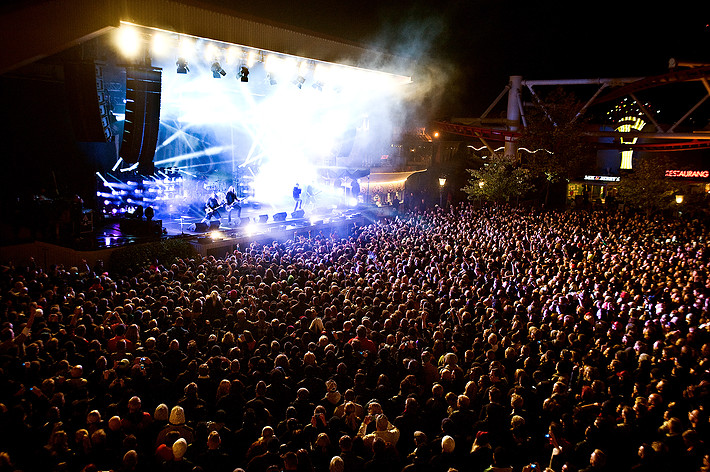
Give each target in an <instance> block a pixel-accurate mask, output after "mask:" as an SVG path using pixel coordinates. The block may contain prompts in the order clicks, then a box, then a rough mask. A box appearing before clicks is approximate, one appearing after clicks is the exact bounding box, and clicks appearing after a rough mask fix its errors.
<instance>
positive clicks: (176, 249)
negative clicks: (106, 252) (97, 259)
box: [108, 239, 197, 274]
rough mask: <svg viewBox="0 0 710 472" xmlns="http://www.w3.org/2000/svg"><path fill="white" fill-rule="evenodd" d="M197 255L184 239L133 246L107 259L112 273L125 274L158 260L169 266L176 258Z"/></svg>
mask: <svg viewBox="0 0 710 472" xmlns="http://www.w3.org/2000/svg"><path fill="white" fill-rule="evenodd" d="M196 255H197V251H196V250H195V248H194V247H193V246H192V245H191V244H190V243H189V242H188V241H186V240H184V239H167V240H165V241H157V242H152V243H145V244H134V245H130V246H124V247H121V248H118V249H116V250H115V251H113V252H112V253H111V257H110V259H109V263H108V264H109V270H110V271H111V272H112V273H117V274H125V273H126V271H127V270H128V269H139V268H142V267H146V266H147V265H148V264H150V263H151V262H153V261H155V260H158V261H160V263H161V264H171V263H172V262H173V261H174V260H175V259H176V258H191V257H195V256H196Z"/></svg>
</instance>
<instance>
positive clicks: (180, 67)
mask: <svg viewBox="0 0 710 472" xmlns="http://www.w3.org/2000/svg"><path fill="white" fill-rule="evenodd" d="M175 65H176V66H177V73H178V74H187V73H188V72H190V68H189V67H187V60H186V59H185V58H184V57H179V58H178V60H177V62H176V63H175Z"/></svg>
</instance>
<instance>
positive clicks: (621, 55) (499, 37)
mask: <svg viewBox="0 0 710 472" xmlns="http://www.w3.org/2000/svg"><path fill="white" fill-rule="evenodd" d="M203 1H207V2H210V3H215V4H219V5H221V6H224V7H229V8H230V9H234V10H237V11H241V12H244V13H248V14H251V15H255V16H259V17H262V18H267V19H270V20H273V21H277V22H279V23H285V24H291V25H295V26H298V27H301V28H305V29H309V30H312V31H316V32H320V33H323V34H327V35H332V36H336V37H340V38H344V39H348V40H352V41H357V42H360V43H364V44H367V45H372V44H374V45H378V46H383V45H384V47H387V48H389V49H391V50H393V52H398V53H400V54H409V55H413V56H415V57H422V56H423V57H430V58H433V59H435V61H434V62H433V63H436V61H442V62H443V63H444V64H448V65H451V66H453V70H455V71H457V72H458V74H457V75H456V76H452V79H453V80H451V81H450V82H449V83H444V84H442V85H443V86H444V87H446V88H447V90H450V92H451V93H448V94H445V96H444V97H445V99H444V102H443V103H442V105H441V113H443V114H447V113H450V114H454V115H469V116H470V115H476V114H480V113H481V112H482V111H483V110H485V108H486V107H487V106H488V105H489V104H490V103H491V102H492V101H493V100H494V99H495V97H496V96H497V95H498V93H499V92H500V91H501V90H502V89H503V87H505V85H506V84H507V81H508V77H509V76H511V75H522V76H523V77H524V78H526V79H566V78H598V77H629V76H632V77H638V76H648V75H655V74H661V73H664V72H666V71H667V70H668V68H667V64H668V60H669V59H670V58H671V57H676V58H681V59H686V60H693V61H705V62H710V28H709V27H708V26H707V25H708V23H710V7H709V6H708V4H710V2H697V1H695V2H690V1H687V0H680V1H674V2H663V4H662V5H663V9H654V8H653V7H654V5H656V4H658V2H638V1H633V2H629V1H624V0H622V1H616V2H575V3H571V2H551V1H544V0H543V1H537V2H511V1H501V0H486V1H479V0H469V1H461V0H448V1H446V0H444V1H440V2H432V1H429V2H425V1H410V2H402V1H387V0H379V1H375V0H360V1H357V2H352V1H327V0H306V1H303V2H294V1H284V0H266V1H264V0H261V1H257V0H240V1H238V2H237V1H234V0H203ZM427 62H428V61H427V60H424V61H422V63H427ZM444 70H450V69H449V68H447V67H446V66H445V65H442V71H444ZM415 80H416V77H415ZM442 81H443V77H442Z"/></svg>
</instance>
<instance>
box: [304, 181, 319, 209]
mask: <svg viewBox="0 0 710 472" xmlns="http://www.w3.org/2000/svg"><path fill="white" fill-rule="evenodd" d="M319 193H320V192H317V191H316V189H315V187H314V186H313V183H312V182H311V183H310V184H308V185H306V208H308V209H309V210H313V208H314V207H315V206H316V195H318V194H319Z"/></svg>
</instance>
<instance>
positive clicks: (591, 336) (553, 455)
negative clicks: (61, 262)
mask: <svg viewBox="0 0 710 472" xmlns="http://www.w3.org/2000/svg"><path fill="white" fill-rule="evenodd" d="M709 236H710V227H708V225H707V223H706V222H705V221H702V220H689V219H686V218H678V217H675V218H663V217H654V218H650V217H646V216H644V215H642V214H637V213H618V212H616V213H612V212H606V211H594V212H591V211H572V212H554V211H542V210H530V209H525V210H522V209H513V208H507V207H500V206H499V207H488V208H483V209H475V208H473V207H472V206H471V205H469V204H460V205H456V206H454V207H450V208H448V209H446V210H443V209H440V208H436V209H433V210H428V211H426V212H413V213H410V214H407V215H403V216H399V217H397V218H392V219H386V220H381V221H379V222H376V223H372V224H370V225H367V226H362V227H358V228H355V229H354V230H353V233H352V234H351V235H350V236H349V237H347V238H339V237H336V236H334V235H318V236H316V237H313V238H310V239H305V238H301V239H297V240H294V241H287V242H274V243H272V244H268V245H261V244H256V243H252V244H251V245H249V246H247V247H244V248H241V249H240V250H237V251H234V253H233V254H230V255H228V256H227V257H224V258H215V257H202V258H196V259H191V260H175V261H155V263H153V264H150V265H148V266H146V267H144V268H143V269H142V270H140V271H134V272H129V273H123V274H114V273H111V274H108V273H105V272H104V271H103V269H102V268H101V267H95V268H90V267H88V266H84V267H57V266H53V267H50V268H46V269H43V268H40V267H39V266H37V265H35V264H34V263H30V264H29V265H23V266H20V265H16V266H15V265H8V266H5V267H3V270H2V273H1V274H0V283H1V284H2V287H1V288H2V292H1V294H2V305H1V306H2V309H1V312H0V317H1V319H0V321H1V322H2V325H1V327H0V425H1V427H0V451H2V452H1V453H0V472H5V471H15V470H24V471H33V470H43V471H86V472H90V471H104V470H114V471H117V472H118V471H121V472H123V471H154V470H158V471H218V472H219V471H225V472H231V471H235V470H244V471H246V472H277V471H286V470H288V471H302V472H326V471H327V472H331V471H332V472H355V471H366V472H375V471H377V472H379V471H387V472H394V471H406V472H418V471H432V472H440V471H441V472H449V471H452V470H456V471H459V472H463V471H470V472H481V471H514V472H520V471H524V472H531V471H537V470H540V471H542V470H551V471H554V472H562V471H569V472H573V471H616V470H635V471H661V470H682V471H701V470H702V471H707V470H710V468H709V467H710V466H709V464H708V449H707V446H708V445H707V443H706V442H707V440H708V438H710V435H709V434H708V431H709V429H710V428H709V427H710V423H709V420H708V411H707V406H706V405H708V404H710V403H709V402H708V389H709V386H710V371H709V369H710V336H709V335H708V311H709V310H710V279H709V275H710V273H709V267H708V261H709V259H710V248H709V247H708V237H709Z"/></svg>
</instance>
